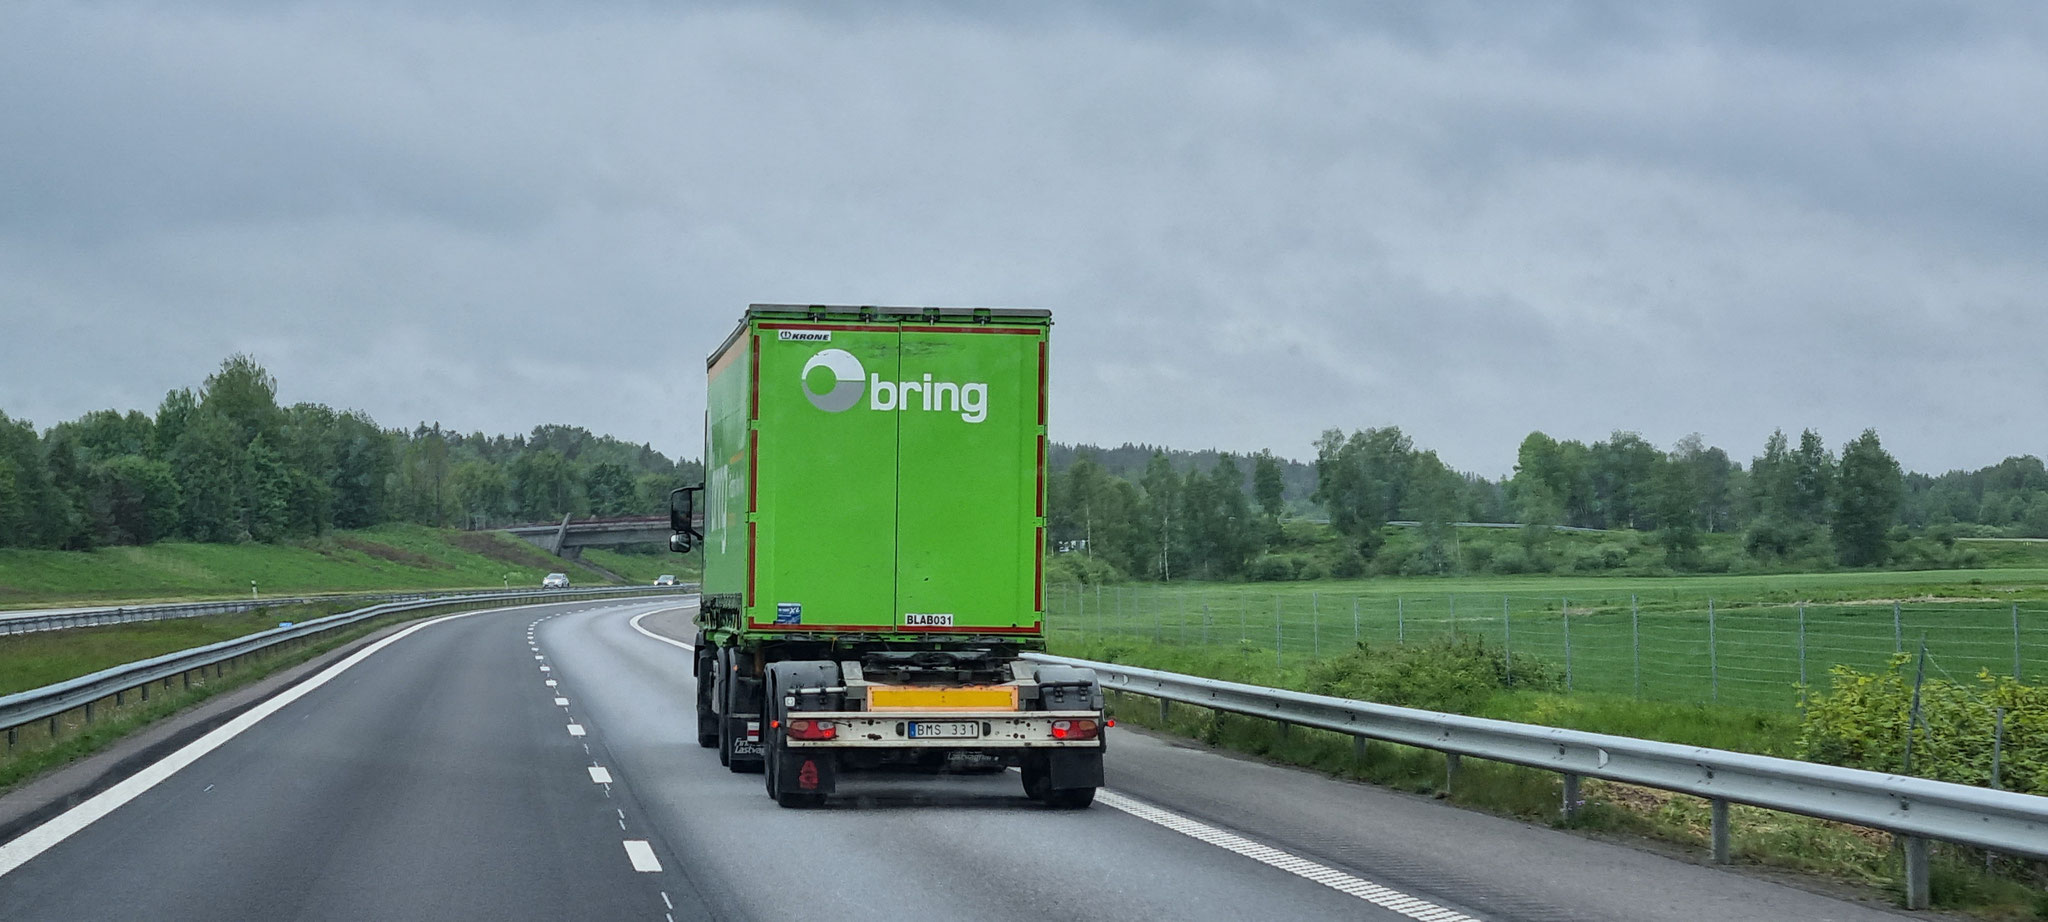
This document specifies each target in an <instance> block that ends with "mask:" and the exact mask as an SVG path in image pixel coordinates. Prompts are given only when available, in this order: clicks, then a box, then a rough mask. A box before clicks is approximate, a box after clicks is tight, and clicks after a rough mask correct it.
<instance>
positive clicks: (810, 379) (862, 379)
mask: <svg viewBox="0 0 2048 922" xmlns="http://www.w3.org/2000/svg"><path fill="white" fill-rule="evenodd" d="M816 371H823V372H828V373H829V375H830V380H829V381H827V380H826V378H827V375H825V374H817V375H813V374H812V372H816ZM867 380H868V372H867V369H865V368H862V367H861V365H860V359H857V358H854V357H853V353H851V352H848V351H846V350H844V349H825V350H821V351H820V352H819V353H818V354H817V355H814V356H811V360H810V361H808V362H805V363H804V373H803V383H804V396H805V397H809V398H811V406H814V407H817V408H818V409H820V410H824V411H825V412H827V413H838V412H841V411H843V410H850V409H852V408H853V405H854V404H856V403H859V402H860V394H861V390H862V389H863V386H864V385H866V384H867ZM825 384H829V385H830V387H829V388H828V389H827V390H825V392H824V393H822V394H821V393H819V392H818V387H819V386H820V385H825Z"/></svg>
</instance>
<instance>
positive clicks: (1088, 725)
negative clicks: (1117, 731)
mask: <svg viewBox="0 0 2048 922" xmlns="http://www.w3.org/2000/svg"><path fill="white" fill-rule="evenodd" d="M1101 735H1102V725H1101V724H1098V723H1096V722H1095V721H1092V720H1055V721H1053V722H1052V738H1053V739H1056V740H1092V739H1095V738H1097V737H1100V736H1101Z"/></svg>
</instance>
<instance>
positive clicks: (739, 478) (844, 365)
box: [669, 304, 1110, 808]
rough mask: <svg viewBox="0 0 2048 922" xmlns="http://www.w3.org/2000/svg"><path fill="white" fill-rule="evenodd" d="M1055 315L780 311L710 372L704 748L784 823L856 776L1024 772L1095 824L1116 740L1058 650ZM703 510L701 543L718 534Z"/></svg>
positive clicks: (688, 532)
mask: <svg viewBox="0 0 2048 922" xmlns="http://www.w3.org/2000/svg"><path fill="white" fill-rule="evenodd" d="M1051 328H1052V317H1051V315H1050V313H1049V312H1046V311H1040V310H1012V309H989V308H882V307H831V306H819V305H763V304H756V305H752V306H750V307H749V308H747V311H746V313H745V314H744V315H743V316H742V317H741V318H740V321H739V324H738V327H737V328H736V329H734V330H733V332H732V334H731V335H730V336H727V337H726V339H725V341H724V342H723V344H721V345H720V346H719V347H718V348H717V350H715V351H714V352H712V353H711V355H710V358H709V359H708V360H707V362H706V367H707V388H706V393H707V398H706V412H705V417H704V471H705V480H704V483H702V484H699V485H693V486H686V487H683V488H681V489H678V490H676V491H675V492H674V493H672V494H671V495H670V503H669V513H670V526H671V529H672V531H673V532H674V535H673V537H672V538H671V540H670V548H671V549H672V550H675V551H680V552H685V553H688V552H691V551H693V550H701V551H702V553H703V555H704V557H703V570H704V577H703V590H702V596H701V599H700V604H699V608H698V614H697V618H696V628H697V631H696V643H695V645H694V647H695V660H694V673H695V675H696V678H697V682H696V688H697V702H696V704H697V741H698V743H699V744H701V745H703V746H704V747H706V748H711V749H716V750H717V751H718V759H719V761H720V762H721V763H722V764H724V765H725V766H726V767H727V768H729V769H730V770H732V771H734V772H753V771H759V772H761V773H762V774H763V775H764V776H765V777H764V780H765V784H766V787H767V791H768V795H769V796H770V797H771V798H773V799H774V800H775V802H776V803H778V804H781V805H783V806H785V807H813V806H817V805H819V804H822V803H824V802H825V800H826V798H827V797H828V796H830V795H831V794H833V793H834V791H835V790H836V787H837V783H838V779H839V777H840V775H841V774H842V773H845V772H856V771H862V770H872V769H880V768H885V767H888V768H897V769H929V770H943V769H946V768H954V769H970V770H983V771H997V770H1001V769H1004V768H1015V769H1016V770H1018V772H1019V773H1020V774H1021V776H1022V780H1023V788H1024V793H1025V795H1026V796H1028V797H1030V798H1032V799H1034V800H1038V801H1041V802H1043V803H1045V804H1048V805H1050V806H1053V807H1063V808H1079V807H1086V806H1088V805H1089V804H1090V803H1091V802H1092V801H1093V800H1094V798H1095V791H1096V788H1098V787H1099V786H1101V784H1102V772H1103V767H1102V766H1103V762H1102V760H1103V752H1104V747H1105V742H1106V741H1105V734H1104V731H1105V729H1106V728H1107V727H1109V726H1110V721H1109V718H1108V714H1107V713H1106V711H1105V709H1104V702H1103V694H1102V689H1101V686H1100V684H1099V682H1098V681H1097V679H1096V676H1095V674H1094V673H1093V672H1092V671H1090V670H1087V669H1081V668H1076V667H1071V666H1064V665H1053V664H1040V663H1034V662H1032V661H1031V660H1029V659H1026V658H1024V656H1023V655H1024V654H1026V653H1029V652H1034V651H1037V652H1042V651H1043V650H1044V649H1045V626H1046V625H1045V592H1044V569H1045V547H1046V541H1045V477H1046V474H1045V453H1046V414H1047V410H1048V407H1047V393H1046V375H1047V364H1046V363H1047V356H1048V352H1047V349H1048V338H1049V334H1050V332H1051ZM700 516H701V522H702V525H701V528H700V526H699V525H698V521H699V519H700Z"/></svg>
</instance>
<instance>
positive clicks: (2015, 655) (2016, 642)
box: [2012, 602, 2020, 682]
mask: <svg viewBox="0 0 2048 922" xmlns="http://www.w3.org/2000/svg"><path fill="white" fill-rule="evenodd" d="M2012 680H2013V681H2015V682H2017V681H2019V680H2020V603H2018V602H2014V603H2012Z"/></svg>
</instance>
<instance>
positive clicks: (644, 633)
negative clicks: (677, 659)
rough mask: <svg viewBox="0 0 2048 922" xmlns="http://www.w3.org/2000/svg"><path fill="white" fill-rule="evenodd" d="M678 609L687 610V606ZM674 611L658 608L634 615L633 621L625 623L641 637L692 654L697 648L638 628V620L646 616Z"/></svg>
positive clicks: (672, 609)
mask: <svg viewBox="0 0 2048 922" xmlns="http://www.w3.org/2000/svg"><path fill="white" fill-rule="evenodd" d="M678 607H681V608H688V607H689V606H687V605H685V606H678ZM675 610H676V609H674V608H660V609H656V610H654V611H650V612H644V613H642V614H639V615H635V616H633V619H632V620H630V621H627V622H626V623H627V624H629V625H632V627H633V630H636V631H639V632H640V634H641V636H643V637H652V638H654V639H655V640H659V641H661V642H662V643H665V644H668V645H669V646H671V647H682V648H683V649H685V650H689V651H690V652H692V653H694V652H696V650H697V648H696V647H693V646H690V645H689V644H686V643H684V642H682V641H680V640H677V639H675V638H673V637H663V636H661V635H660V634H656V633H654V632H653V631H650V630H648V629H646V628H644V627H641V626H640V619H642V618H645V617H647V616H648V615H658V614H661V613H662V612H665V611H675Z"/></svg>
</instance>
